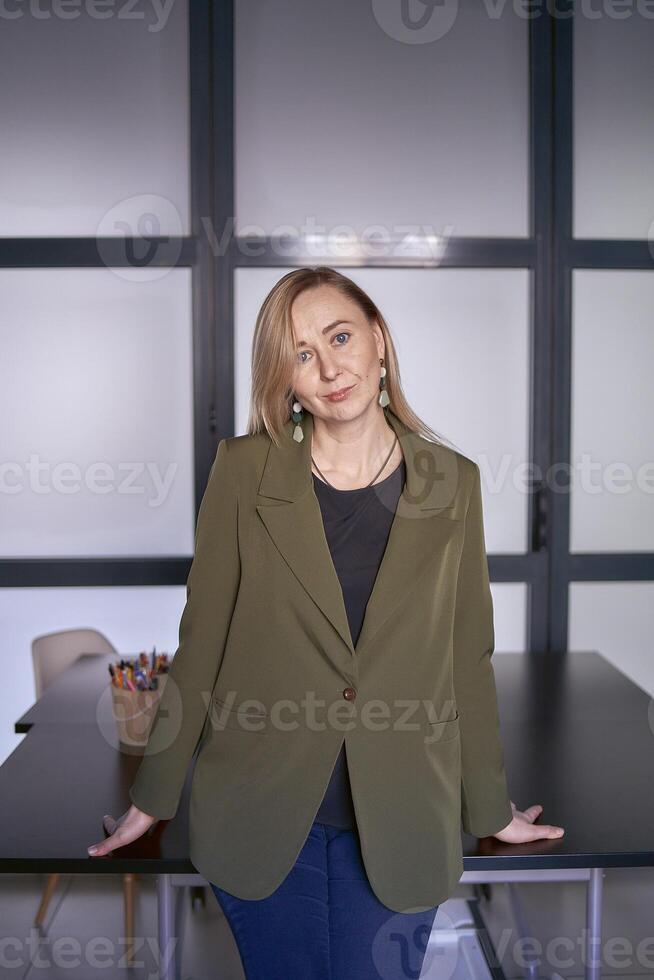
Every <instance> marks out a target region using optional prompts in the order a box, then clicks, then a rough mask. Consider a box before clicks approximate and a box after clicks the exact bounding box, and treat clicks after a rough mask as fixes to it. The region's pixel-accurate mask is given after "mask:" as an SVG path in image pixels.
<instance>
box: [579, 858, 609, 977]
mask: <svg viewBox="0 0 654 980" xmlns="http://www.w3.org/2000/svg"><path fill="white" fill-rule="evenodd" d="M603 878H604V871H603V869H602V868H590V876H589V878H588V888H587V891H586V943H585V952H586V962H585V964H584V976H585V980H600V978H601V976H602V884H603Z"/></svg>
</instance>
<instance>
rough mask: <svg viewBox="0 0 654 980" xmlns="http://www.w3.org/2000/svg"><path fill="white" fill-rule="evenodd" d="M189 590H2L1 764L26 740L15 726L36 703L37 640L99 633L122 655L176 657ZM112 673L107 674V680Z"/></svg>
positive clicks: (0, 620) (0, 652) (0, 636)
mask: <svg viewBox="0 0 654 980" xmlns="http://www.w3.org/2000/svg"><path fill="white" fill-rule="evenodd" d="M185 601H186V587H185V586H184V585H175V586H143V587H131V588H118V587H116V588H62V589H59V588H48V589H29V588H26V589H23V588H21V589H0V622H2V630H1V631H0V668H2V671H3V674H4V675H5V676H7V675H8V673H9V670H10V669H11V683H10V684H0V765H1V764H2V762H4V760H5V759H6V758H7V756H8V755H9V753H10V752H12V751H13V750H14V749H15V748H16V746H17V745H18V743H19V742H20V741H21V740H22V738H23V737H24V736H23V735H15V734H14V723H15V722H16V721H17V720H18V718H20V717H21V715H23V714H24V713H25V712H26V711H27V709H28V708H30V707H31V706H32V704H33V703H34V701H35V699H36V694H35V690H36V689H35V684H34V669H33V666H32V640H34V639H35V638H36V637H37V636H42V635H43V634H44V633H55V632H57V631H58V630H69V629H82V628H88V629H95V630H99V631H100V632H101V633H104V635H105V636H106V638H107V639H108V640H109V642H110V643H111V644H113V646H114V647H115V648H116V649H117V650H118V652H119V653H127V654H133V653H136V652H138V651H139V650H151V649H152V647H153V646H156V648H157V650H159V651H161V652H169V653H170V654H171V656H172V655H174V653H175V651H176V650H177V643H178V629H179V620H180V617H181V615H182V611H183V609H184V603H185ZM108 680H109V675H108V674H107V681H108Z"/></svg>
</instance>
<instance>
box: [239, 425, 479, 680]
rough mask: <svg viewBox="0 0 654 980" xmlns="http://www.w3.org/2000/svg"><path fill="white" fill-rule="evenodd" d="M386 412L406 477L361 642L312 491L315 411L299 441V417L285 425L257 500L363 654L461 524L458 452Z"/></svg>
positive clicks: (346, 637)
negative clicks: (457, 504)
mask: <svg viewBox="0 0 654 980" xmlns="http://www.w3.org/2000/svg"><path fill="white" fill-rule="evenodd" d="M385 414H386V417H387V420H388V422H389V424H390V425H391V426H392V427H393V429H394V430H395V432H396V434H397V436H398V439H399V441H400V445H401V447H402V451H403V454H404V459H405V463H406V482H405V486H404V488H403V491H402V494H401V496H400V499H399V501H398V506H397V511H396V514H395V516H394V518H393V522H392V525H391V530H390V534H389V537H388V541H387V544H386V550H385V552H384V557H383V559H382V563H381V565H380V567H379V571H378V573H377V578H376V579H375V584H374V587H373V590H372V593H371V595H370V598H369V600H368V604H367V606H366V613H365V618H364V622H363V626H362V628H361V632H360V634H359V639H358V641H357V644H356V647H355V646H354V644H353V642H352V636H351V633H350V627H349V623H348V619H347V612H346V609H345V602H344V599H343V592H342V589H341V585H340V582H339V579H338V575H337V573H336V569H335V568H334V563H333V561H332V557H331V553H330V551H329V545H328V543H327V538H326V536H325V531H324V526H323V521H322V514H321V511H320V504H319V502H318V498H317V497H316V494H315V492H314V489H313V478H312V475H311V436H312V431H313V416H312V414H311V413H310V412H306V411H305V412H304V413H303V419H302V423H301V424H302V429H303V432H304V439H303V441H302V442H300V443H297V442H295V441H294V440H293V437H292V435H293V429H294V427H295V423H294V422H293V421H292V420H289V421H288V422H287V423H286V425H285V427H284V436H283V439H282V445H281V446H280V447H277V446H275V445H274V444H273V443H272V441H271V443H270V447H269V450H268V454H267V457H266V462H265V465H264V470H263V473H262V477H261V481H260V484H259V488H258V502H257V505H256V508H257V512H258V513H259V515H260V517H261V519H262V520H263V522H264V524H265V525H266V528H267V529H268V533H269V534H270V537H271V538H272V540H273V542H274V544H275V546H276V547H277V549H278V550H279V552H280V554H281V555H282V557H283V558H284V560H285V561H286V563H287V564H288V565H289V567H290V568H291V570H292V571H293V573H294V575H295V576H296V577H297V578H298V580H299V581H300V583H301V584H302V586H303V587H304V588H305V589H306V591H307V592H308V594H309V595H310V596H311V598H312V599H313V600H314V602H315V603H316V605H317V606H318V607H319V608H320V609H321V610H322V612H323V613H324V615H325V616H326V617H327V619H328V620H329V621H330V623H331V624H332V625H333V626H334V628H335V629H336V631H337V632H338V634H339V635H340V637H341V639H342V641H343V643H344V644H345V646H346V647H347V650H348V651H349V653H350V655H357V656H358V655H359V654H360V653H361V652H362V651H363V649H364V648H365V647H366V646H367V645H368V644H369V643H370V641H371V640H372V639H373V637H374V636H375V634H376V633H377V632H378V630H379V629H380V627H381V626H382V625H383V623H384V622H385V620H386V619H387V618H388V617H389V616H390V615H391V613H392V612H393V610H394V609H395V608H396V607H397V606H398V605H399V604H400V603H401V602H402V601H403V600H404V599H406V598H407V597H408V595H409V593H410V592H411V590H412V589H413V587H414V584H415V582H416V580H417V578H418V577H419V576H420V575H421V574H422V572H423V571H424V570H425V569H426V567H427V565H428V564H429V563H431V561H433V560H434V559H435V558H436V557H437V556H438V555H439V554H440V555H442V554H443V553H444V549H445V545H446V543H447V541H448V540H449V538H450V537H451V536H452V535H453V534H454V532H455V530H456V528H457V526H458V524H459V523H460V522H459V521H458V520H457V519H455V518H454V517H453V516H452V514H453V511H452V506H453V503H454V497H455V490H456V482H457V479H458V474H457V472H455V470H454V469H453V467H456V462H455V456H454V454H453V453H444V452H441V447H440V446H438V444H435V443H428V442H427V440H425V439H422V438H421V437H420V436H419V435H418V434H417V433H414V432H412V431H411V430H410V429H408V428H407V427H406V426H405V425H404V423H403V422H401V420H400V419H399V418H398V417H397V416H396V415H395V413H394V412H393V411H392V410H391V409H390V408H389V407H387V408H386V409H385ZM347 660H348V661H349V660H350V658H349V657H348V658H347ZM344 666H346V664H344ZM350 666H351V664H350Z"/></svg>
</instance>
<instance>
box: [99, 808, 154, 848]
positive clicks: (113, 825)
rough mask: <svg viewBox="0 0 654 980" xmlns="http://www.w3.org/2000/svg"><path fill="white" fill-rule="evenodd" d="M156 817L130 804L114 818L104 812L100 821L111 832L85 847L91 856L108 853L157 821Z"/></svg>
mask: <svg viewBox="0 0 654 980" xmlns="http://www.w3.org/2000/svg"><path fill="white" fill-rule="evenodd" d="M157 819H158V818H157V817H151V816H150V814H149V813H144V812H143V810H139V809H138V807H136V806H134V804H132V805H131V806H130V808H129V810H126V811H125V813H123V815H122V817H119V818H118V820H114V818H113V817H112V816H111V814H110V813H105V815H104V818H103V820H102V823H103V825H104V829H105V830H106V831H107V832H108V833H109V834H111V836H110V837H106V838H105V840H103V841H100V842H99V843H98V844H92V845H91V846H90V847H88V848H87V850H88V852H89V854H90V855H91V857H101V856H102V855H103V854H109V853H110V851H113V850H114V849H115V848H117V847H124V846H125V844H131V843H132V841H134V840H136V839H137V838H138V837H142V836H143V834H144V833H145V832H146V831H147V830H149V829H150V827H151V826H152V825H153V824H155V823H156V822H157Z"/></svg>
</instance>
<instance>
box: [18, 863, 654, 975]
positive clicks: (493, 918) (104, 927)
mask: <svg viewBox="0 0 654 980" xmlns="http://www.w3.org/2000/svg"><path fill="white" fill-rule="evenodd" d="M44 882H45V877H44V876H40V875H0V939H1V942H0V978H2V980H5V978H12V980H19V978H20V980H22V978H29V980H35V978H37V977H39V978H47V980H64V978H66V980H78V978H82V977H83V978H84V980H95V978H96V977H98V978H99V977H102V978H104V980H114V978H120V977H123V976H125V977H127V976H129V977H131V978H133V980H137V978H138V980H141V978H142V977H149V978H151V980H155V978H156V975H157V973H156V956H155V952H154V951H155V950H156V942H157V930H156V895H155V886H154V880H152V879H150V878H148V877H147V876H142V877H140V878H138V882H137V904H136V932H137V937H138V940H137V941H138V943H139V946H138V948H137V950H136V959H137V962H140V964H141V965H140V966H137V967H136V968H135V969H132V970H127V969H125V968H124V967H123V966H122V965H121V960H122V958H123V956H124V943H123V942H121V939H120V937H121V936H122V935H123V897H122V885H121V880H120V878H117V877H113V876H104V875H68V876H62V878H61V880H60V883H59V887H58V890H57V893H56V895H55V898H54V899H53V901H52V902H51V905H50V909H49V911H48V916H47V919H46V923H45V927H44V930H43V933H42V934H41V935H39V934H38V933H37V932H36V930H34V929H33V927H32V922H33V918H34V914H35V912H36V909H37V907H38V904H39V900H40V896H41V891H42V888H43V885H44ZM185 894H186V899H185V901H184V904H183V906H182V908H181V914H182V920H181V921H182V924H183V930H184V946H183V951H182V954H183V955H182V977H183V980H243V971H242V968H241V963H240V958H239V955H238V950H237V949H236V945H235V943H234V939H233V936H232V934H231V931H230V929H229V926H228V924H227V922H226V921H225V919H224V917H223V915H222V912H221V911H220V909H219V908H218V905H217V903H216V899H215V897H214V895H213V893H212V892H211V889H209V888H207V889H206V890H205V903H204V906H203V905H202V904H201V903H199V902H196V903H195V904H194V907H193V908H191V902H190V897H189V893H188V891H186V893H185ZM473 894H474V892H473V889H472V888H471V887H469V886H459V888H457V890H456V893H455V896H456V897H462V896H470V897H472V896H473ZM518 894H519V895H520V897H521V901H522V904H523V908H524V911H525V914H526V924H527V929H528V934H529V936H531V937H532V942H530V943H529V945H528V946H527V945H525V943H524V942H523V943H521V942H520V939H519V936H518V934H517V932H516V928H515V924H514V923H513V920H512V917H511V904H510V900H509V896H508V893H507V889H506V886H505V885H495V886H493V890H492V896H493V897H492V901H491V902H490V903H488V902H487V901H486V900H485V899H482V900H481V904H480V909H481V911H482V913H483V916H484V919H485V921H486V924H487V927H488V932H489V935H490V937H491V939H492V941H493V943H494V945H495V947H496V950H497V953H498V959H499V960H500V962H501V964H502V967H503V969H504V972H505V974H506V976H507V978H510V980H513V978H520V977H523V976H526V975H527V974H526V972H525V969H524V962H525V960H526V956H528V955H529V954H530V953H531V954H532V955H534V954H535V956H536V968H535V972H534V974H533V977H532V978H531V980H536V978H545V977H553V978H554V980H556V978H557V977H559V976H560V977H565V978H571V980H576V978H581V977H583V952H582V950H583V937H584V928H585V888H584V886H583V885H582V884H579V883H577V882H574V883H569V884H542V885H539V884H531V883H530V884H525V885H520V886H518ZM602 948H603V964H604V966H603V976H605V977H630V978H648V980H652V978H653V977H654V870H652V871H650V870H648V869H645V870H639V869H614V870H608V871H607V873H606V877H605V879H604V921H603V936H602ZM107 964H110V965H109V966H108V965H107ZM431 976H432V974H430V977H429V980H431ZM433 976H436V975H435V974H433ZM307 980H310V978H307ZM382 980H383V978H382ZM422 980H428V978H427V977H426V975H425V973H424V972H423V977H422Z"/></svg>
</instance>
